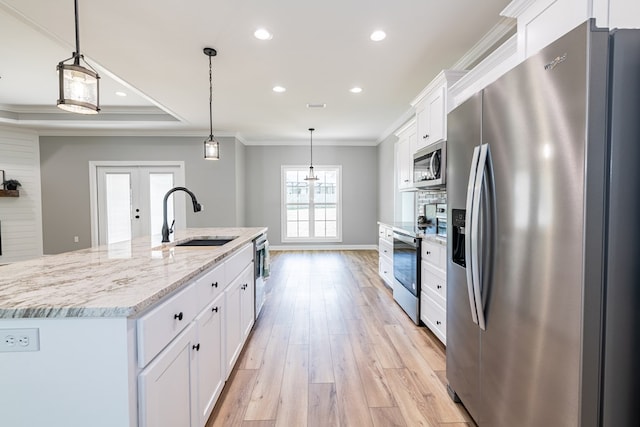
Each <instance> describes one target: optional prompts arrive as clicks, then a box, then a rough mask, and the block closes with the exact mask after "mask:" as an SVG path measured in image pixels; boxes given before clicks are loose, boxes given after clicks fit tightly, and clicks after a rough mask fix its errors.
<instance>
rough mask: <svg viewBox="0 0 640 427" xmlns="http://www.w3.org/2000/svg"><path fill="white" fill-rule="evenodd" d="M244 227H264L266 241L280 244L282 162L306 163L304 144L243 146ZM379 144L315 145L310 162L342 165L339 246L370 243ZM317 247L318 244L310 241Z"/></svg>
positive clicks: (374, 236)
mask: <svg viewBox="0 0 640 427" xmlns="http://www.w3.org/2000/svg"><path fill="white" fill-rule="evenodd" d="M246 151H247V152H246V167H247V175H246V179H247V185H246V194H247V198H246V199H247V209H246V213H247V225H248V226H267V227H269V242H270V243H271V244H272V245H281V246H286V244H283V243H282V242H281V226H280V202H281V191H280V176H281V166H282V165H308V161H309V147H298V146H248V147H246ZM377 157H378V147H375V146H368V147H343V146H341V147H337V146H316V147H314V149H313V160H314V165H342V202H343V208H342V220H343V226H342V245H375V244H376V243H377V239H378V237H377V236H378V233H377V224H376V221H377V216H378V212H377V209H378V208H377V205H378V158H377ZM314 246H318V245H314Z"/></svg>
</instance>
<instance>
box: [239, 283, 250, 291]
mask: <svg viewBox="0 0 640 427" xmlns="http://www.w3.org/2000/svg"><path fill="white" fill-rule="evenodd" d="M247 286H249V285H247V284H246V283H245V284H244V285H242V286H240V288H241V289H242V290H243V291H244V290H246V289H247Z"/></svg>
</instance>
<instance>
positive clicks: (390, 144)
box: [378, 135, 398, 224]
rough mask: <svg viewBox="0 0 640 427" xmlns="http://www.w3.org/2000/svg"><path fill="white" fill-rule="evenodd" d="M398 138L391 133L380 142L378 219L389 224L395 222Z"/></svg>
mask: <svg viewBox="0 0 640 427" xmlns="http://www.w3.org/2000/svg"><path fill="white" fill-rule="evenodd" d="M397 140H398V138H397V137H396V136H395V135H390V136H389V137H387V138H386V139H385V140H384V141H382V142H381V143H380V144H378V171H379V173H378V220H379V221H381V222H385V223H387V224H391V223H393V222H394V197H395V194H396V189H395V179H394V170H395V162H394V158H395V150H394V144H395V143H396V141H397Z"/></svg>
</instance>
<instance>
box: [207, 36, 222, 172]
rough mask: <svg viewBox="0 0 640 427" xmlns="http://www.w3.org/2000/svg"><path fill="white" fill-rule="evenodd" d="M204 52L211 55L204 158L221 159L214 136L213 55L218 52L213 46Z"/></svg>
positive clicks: (218, 145)
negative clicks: (207, 122) (206, 137)
mask: <svg viewBox="0 0 640 427" xmlns="http://www.w3.org/2000/svg"><path fill="white" fill-rule="evenodd" d="M203 52H204V54H205V55H207V56H208V57H209V139H207V140H206V141H204V158H205V159H208V160H219V159H220V144H219V143H218V141H216V139H215V138H214V137H213V107H212V103H213V78H212V76H213V73H212V72H211V57H212V56H216V55H217V54H218V52H217V51H216V50H215V49H213V48H211V47H205V48H204V50H203Z"/></svg>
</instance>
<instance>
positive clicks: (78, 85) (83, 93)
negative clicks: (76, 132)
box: [56, 0, 100, 114]
mask: <svg viewBox="0 0 640 427" xmlns="http://www.w3.org/2000/svg"><path fill="white" fill-rule="evenodd" d="M74 5H75V24H76V51H75V52H73V56H72V57H71V58H69V59H65V60H64V61H61V62H59V63H58V66H57V67H56V68H57V70H58V86H59V88H60V94H59V97H58V102H57V104H58V107H60V108H61V109H63V110H66V111H71V112H73V113H80V114H96V113H97V112H98V111H100V76H99V75H98V73H97V72H96V71H95V70H94V69H93V68H91V67H90V66H89V64H87V67H89V68H87V67H83V66H82V65H80V60H82V61H83V62H85V61H84V56H83V55H82V54H81V53H80V36H79V32H78V0H75V2H74ZM71 60H73V63H69V64H65V62H66V61H71ZM85 64H86V62H85Z"/></svg>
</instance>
